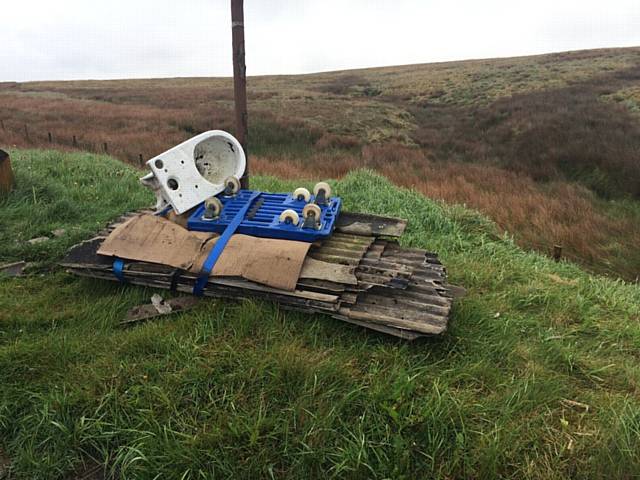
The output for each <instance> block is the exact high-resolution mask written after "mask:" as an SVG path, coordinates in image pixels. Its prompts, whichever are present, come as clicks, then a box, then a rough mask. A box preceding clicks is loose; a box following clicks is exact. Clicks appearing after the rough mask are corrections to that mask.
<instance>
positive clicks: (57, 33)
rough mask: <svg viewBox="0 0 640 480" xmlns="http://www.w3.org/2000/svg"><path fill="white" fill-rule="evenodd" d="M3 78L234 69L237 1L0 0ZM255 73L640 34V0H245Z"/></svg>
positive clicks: (617, 43) (505, 52)
mask: <svg viewBox="0 0 640 480" xmlns="http://www.w3.org/2000/svg"><path fill="white" fill-rule="evenodd" d="M1 2H2V5H1V8H0V18H1V19H2V34H1V35H2V40H1V41H0V81H7V80H17V81H24V80H43V79H85V78H131V77H184V76H227V75H231V73H232V66H231V14H230V7H229V0H182V1H179V0H101V1H98V0H57V1H56V0H1ZM245 29H246V32H245V34H246V42H247V46H246V49H247V59H246V60H247V74H248V75H260V74H275V73H307V72H316V71H324V70H338V69H346V68H358V67H367V66H383V65H399V64H407V63H426V62H434V61H442V60H459V59H468V58H487V57H499V56H513V55H527V54H534V53H545V52H554V51H564V50H575V49H584V48H598V47H622V46H637V45H640V0H608V1H593V0H535V1H532V0H527V1H514V0H511V1H508V0H458V1H454V0H448V1H446V0H368V1H365V0H342V1H339V0H245Z"/></svg>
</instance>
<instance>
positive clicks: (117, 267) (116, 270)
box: [113, 258, 126, 282]
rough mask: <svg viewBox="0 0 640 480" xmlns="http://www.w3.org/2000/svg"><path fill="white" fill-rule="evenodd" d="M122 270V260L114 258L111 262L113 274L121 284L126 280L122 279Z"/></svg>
mask: <svg viewBox="0 0 640 480" xmlns="http://www.w3.org/2000/svg"><path fill="white" fill-rule="evenodd" d="M123 269H124V260H122V259H121V258H116V259H115V260H114V261H113V274H114V275H115V276H116V278H117V279H118V280H120V281H121V282H126V279H125V278H124V272H123Z"/></svg>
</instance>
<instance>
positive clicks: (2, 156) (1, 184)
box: [0, 150, 15, 196]
mask: <svg viewBox="0 0 640 480" xmlns="http://www.w3.org/2000/svg"><path fill="white" fill-rule="evenodd" d="M14 183H15V177H14V176H13V170H12V169H11V159H10V158H9V154H8V153H7V152H5V151H4V150H0V196H3V195H6V194H8V193H9V192H10V191H11V189H12V188H13V185H14Z"/></svg>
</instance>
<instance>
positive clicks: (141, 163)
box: [138, 154, 144, 166]
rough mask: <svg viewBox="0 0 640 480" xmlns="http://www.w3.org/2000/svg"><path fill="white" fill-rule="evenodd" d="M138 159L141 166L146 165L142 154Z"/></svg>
mask: <svg viewBox="0 0 640 480" xmlns="http://www.w3.org/2000/svg"><path fill="white" fill-rule="evenodd" d="M138 160H139V161H140V166H142V165H144V160H143V159H142V154H140V155H139V156H138Z"/></svg>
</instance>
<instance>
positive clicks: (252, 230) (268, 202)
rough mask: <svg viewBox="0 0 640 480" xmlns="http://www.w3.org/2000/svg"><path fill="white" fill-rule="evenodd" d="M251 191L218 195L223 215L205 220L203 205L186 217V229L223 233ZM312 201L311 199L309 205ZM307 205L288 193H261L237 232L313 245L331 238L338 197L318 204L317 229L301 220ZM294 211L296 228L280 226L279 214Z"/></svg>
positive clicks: (338, 212) (251, 193)
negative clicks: (319, 212)
mask: <svg viewBox="0 0 640 480" xmlns="http://www.w3.org/2000/svg"><path fill="white" fill-rule="evenodd" d="M255 193H256V192H255V191H253V190H240V191H239V192H238V193H237V194H236V195H234V196H229V197H227V196H224V195H220V196H218V198H219V199H220V201H221V202H222V212H221V213H220V216H219V217H217V218H215V219H212V220H207V219H205V218H204V217H203V215H204V211H205V208H204V204H202V205H200V206H199V207H198V209H197V210H196V211H195V212H194V213H193V214H192V215H191V216H190V217H189V220H188V222H187V228H188V229H189V230H195V231H198V232H217V233H222V232H223V231H224V230H225V228H227V226H228V225H229V223H230V222H231V220H232V219H233V217H234V216H235V215H236V213H238V211H239V210H240V209H241V208H242V207H243V206H244V205H245V204H246V203H247V201H248V200H249V199H250V198H251V197H252V196H253V195H254V194H255ZM314 200H315V198H314V196H313V195H312V196H311V202H313V201H314ZM305 205H306V203H305V202H304V201H303V200H298V199H296V198H294V197H293V195H292V194H290V193H288V194H287V193H266V192H260V194H259V196H258V197H257V198H256V199H255V200H253V203H252V205H251V207H250V208H249V211H248V212H247V214H246V216H245V218H244V219H243V220H242V222H241V223H240V226H239V227H238V228H237V230H236V233H244V234H245V235H253V236H254V237H266V238H280V239H284V240H298V241H301V242H315V241H316V240H320V239H323V238H326V237H328V236H329V235H331V232H332V231H333V227H334V225H335V222H336V219H337V217H338V215H339V214H340V207H341V205H342V200H341V199H340V197H331V198H329V200H328V202H327V204H326V205H319V207H320V210H321V212H322V213H321V215H320V228H318V229H315V228H303V224H304V219H303V218H302V209H303V208H304V206H305ZM287 209H291V210H295V211H296V213H297V214H298V216H299V217H300V221H299V223H298V224H297V225H293V224H285V223H281V222H280V220H279V217H280V214H281V213H282V212H283V211H285V210H287Z"/></svg>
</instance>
